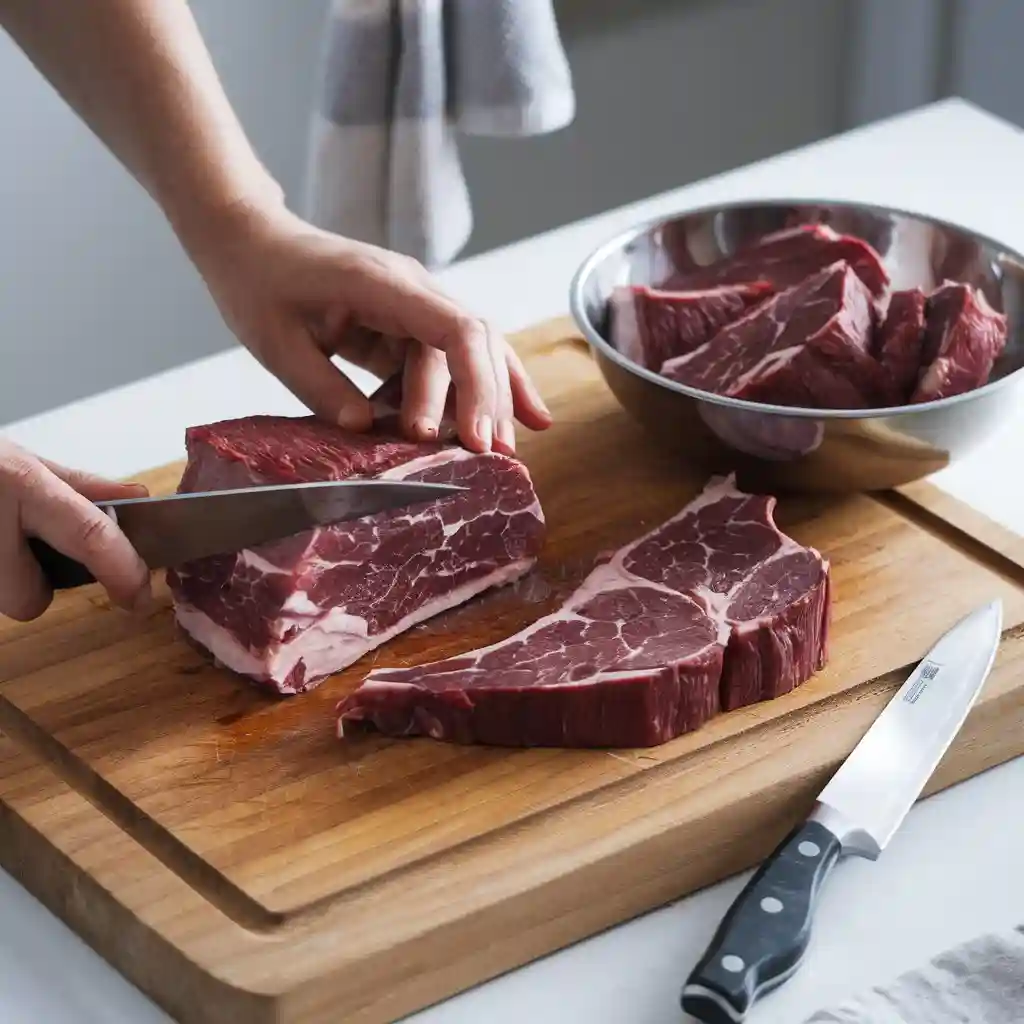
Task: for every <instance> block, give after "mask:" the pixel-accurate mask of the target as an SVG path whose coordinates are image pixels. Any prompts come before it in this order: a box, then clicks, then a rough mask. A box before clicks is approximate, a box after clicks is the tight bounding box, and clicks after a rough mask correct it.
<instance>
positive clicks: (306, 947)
mask: <svg viewBox="0 0 1024 1024" xmlns="http://www.w3.org/2000/svg"><path fill="white" fill-rule="evenodd" d="M538 330H540V331H543V332H545V333H547V332H550V336H551V337H552V338H555V337H563V338H564V337H565V336H566V335H568V334H571V333H574V329H573V328H572V326H571V323H570V322H568V321H567V320H565V319H563V318H559V319H558V320H556V321H554V322H552V323H551V324H546V325H542V326H541V327H540V328H539V329H534V330H532V331H531V334H534V335H536V334H537V332H538ZM174 471H175V469H174V467H167V469H166V473H167V478H168V479H171V476H172V474H173V472H174ZM875 500H877V501H879V502H881V503H882V504H883V505H885V506H887V507H888V508H890V509H892V510H893V511H895V512H896V513H897V514H899V515H901V516H904V517H905V518H908V519H910V520H912V521H913V522H914V523H915V524H917V525H918V526H920V527H922V528H924V529H925V530H927V531H929V532H930V533H932V534H934V535H935V536H937V537H939V538H941V539H942V540H943V541H944V542H946V543H948V544H950V545H952V546H955V547H956V548H958V549H959V550H961V551H962V552H964V553H965V554H967V555H969V556H970V557H971V558H972V559H974V560H975V561H977V562H980V563H983V564H984V565H985V566H986V567H987V568H989V569H993V570H995V571H996V572H998V573H999V574H1000V575H1002V576H1003V577H1005V578H1007V579H1009V580H1011V581H1013V582H1014V583H1015V585H1017V586H1019V587H1022V586H1024V538H1020V537H1018V536H1016V535H1015V534H1013V533H1011V532H1010V531H1008V530H1005V529H1004V528H1002V527H1000V526H999V525H997V524H996V523H994V522H992V521H990V520H989V519H987V518H986V517H985V516H983V515H981V514H979V513H977V512H975V511H974V510H973V509H970V508H968V507H967V506H965V505H963V504H961V503H960V502H958V501H957V500H956V499H954V498H951V497H949V496H948V495H946V494H944V493H943V492H941V491H939V490H938V489H937V488H935V487H933V486H932V485H929V484H927V483H918V484H913V485H910V486H907V487H904V488H900V489H899V490H897V491H893V492H888V493H886V494H883V495H878V496H877V497H876V499H875ZM902 678H903V673H900V672H894V673H890V674H888V675H885V676H882V677H879V678H876V679H872V680H870V681H868V682H865V683H863V684H862V685H860V686H858V687H855V688H853V689H851V690H848V691H846V692H845V693H843V694H841V695H839V696H837V697H834V698H830V699H826V700H822V701H819V702H816V703H814V704H811V705H809V706H804V707H796V706H794V707H793V709H791V710H790V711H789V713H783V714H781V715H778V716H776V717H774V718H772V719H770V720H767V721H765V722H764V723H763V724H762V725H759V726H756V727H754V728H753V729H750V730H747V731H745V732H743V733H741V734H739V735H734V736H730V737H726V738H723V739H722V740H721V741H720V742H718V743H715V744H713V745H712V746H710V747H706V748H704V749H703V750H702V751H701V752H700V757H701V759H702V763H704V764H708V763H709V762H710V763H711V764H712V765H713V766H714V767H715V772H714V776H715V777H714V786H713V789H714V800H712V799H710V797H711V788H712V787H709V786H708V785H707V782H706V775H705V776H704V778H703V780H702V779H700V778H698V777H697V774H698V773H690V774H688V769H689V768H690V767H691V766H690V763H689V759H688V758H686V757H684V758H681V759H679V760H675V761H672V762H669V763H663V764H659V765H657V766H654V767H652V768H650V769H649V770H647V771H644V772H641V773H639V774H638V775H637V776H635V777H633V778H631V779H630V780H628V781H627V782H625V783H622V785H627V786H629V787H631V788H630V799H629V801H627V802H626V806H625V807H623V803H622V801H618V802H617V803H616V804H615V806H614V808H612V807H611V804H610V803H608V802H606V800H605V798H604V794H603V793H602V792H601V791H598V792H596V793H593V794H591V795H589V796H587V797H585V798H581V799H577V800H574V801H571V802H569V803H567V804H565V805H563V806H561V807H559V808H557V809H555V810H554V811H552V812H549V813H546V814H545V815H544V816H543V818H542V820H537V821H526V822H525V823H524V824H523V825H522V826H521V827H519V828H517V829H514V830H511V831H510V832H509V833H508V834H507V835H503V836H502V838H501V840H500V842H497V843H490V844H479V845H473V846H472V847H471V848H470V849H468V850H465V851H459V852H458V853H457V854H456V855H455V857H454V858H453V860H455V861H459V862H460V870H461V871H462V872H463V874H462V875H461V876H460V877H461V878H462V880H463V884H462V885H461V887H459V888H458V890H457V891H454V892H453V891H451V890H449V889H445V888H444V887H443V886H441V885H440V884H435V883H437V882H438V879H437V878H436V876H435V875H434V871H435V868H433V867H432V866H431V865H429V864H427V865H425V866H423V867H422V868H417V869H416V870H413V871H409V872H403V873H397V874H396V875H395V876H394V877H392V878H385V879H383V880H382V882H381V884H380V885H377V886H375V887H374V888H373V890H372V891H371V892H368V893H366V894H361V895H355V896H353V897H352V898H351V899H343V900H340V901H338V902H335V903H332V904H331V905H330V906H328V907H326V908H325V909H324V910H323V912H322V913H319V914H306V915H303V916H302V917H301V918H299V919H297V920H295V921H288V920H286V921H284V922H283V923H281V924H279V925H277V926H275V927H271V928H265V929H261V930H249V929H247V928H245V927H242V926H241V925H240V924H238V923H237V922H236V921H234V920H232V919H230V918H229V917H227V916H225V915H224V914H223V913H221V912H220V911H219V910H218V909H217V908H216V907H214V906H213V905H211V904H210V903H209V902H207V901H206V900H205V899H204V898H203V897H202V896H201V895H200V894H199V893H197V892H196V891H195V890H194V889H192V888H191V887H190V886H189V885H188V884H187V883H186V881H185V880H184V879H183V878H182V877H181V876H180V875H179V874H177V873H175V872H174V871H172V870H171V869H170V868H168V867H167V866H166V865H164V864H163V863H162V862H161V861H160V860H159V859H157V857H155V856H154V855H153V854H152V853H151V852H150V851H149V850H147V849H146V848H145V846H143V845H141V844H140V843H138V842H136V841H135V840H134V839H133V838H132V837H131V836H129V835H128V834H127V833H126V832H125V831H124V830H122V829H121V828H120V827H119V826H118V825H117V824H116V822H115V821H114V820H112V818H110V817H108V816H107V815H106V814H105V813H104V812H103V810H102V806H101V804H100V803H99V802H95V803H94V802H93V800H94V799H95V795H94V794H90V793H89V792H88V790H87V788H85V787H82V786H81V783H80V780H79V781H75V780H73V778H72V776H71V775H70V774H69V775H68V776H67V778H63V777H61V772H62V766H61V765H60V764H59V763H53V762H50V761H44V760H43V759H42V758H40V757H39V756H37V754H36V753H35V752H34V751H33V749H32V742H31V737H28V736H26V735H23V734H19V731H18V724H17V721H16V720H13V719H12V720H8V718H9V717H10V716H7V715H0V727H2V728H4V729H5V730H6V731H7V735H5V736H3V737H2V738H0V765H2V770H0V864H2V866H3V867H4V868H6V869H7V870H8V871H9V872H11V874H12V875H14V877H15V878H17V879H18V880H19V881H20V882H21V883H22V884H23V885H24V886H25V887H26V888H27V889H28V890H29V891H30V892H32V893H33V894H34V895H35V896H36V897H37V898H39V899H40V900H41V902H43V903H44V904H45V905H46V906H47V907H49V909H50V910H52V911H53V912H54V913H55V914H56V915H57V916H59V917H60V918H61V919H62V920H64V921H65V922H66V923H67V924H68V925H69V926H70V927H71V928H73V929H74V930H75V931H76V932H77V933H78V934H79V935H80V936H81V937H82V938H83V939H84V940H85V941H86V942H88V943H89V944H90V945H91V946H93V948H94V949H96V950H97V951H98V952H99V953H100V954H101V955H102V956H104V957H105V958H106V959H107V960H108V961H109V962H110V963H111V964H112V965H113V966H115V967H116V968H117V969H118V970H120V971H121V972H122V973H123V974H124V975H125V976H126V977H128V978H129V979H130V980H131V981H132V982H133V983H135V984H136V985H138V986H139V988H141V989H142V990H143V991H144V992H146V993H147V994H148V995H150V996H151V997H152V998H153V999H154V1000H155V1001H156V1002H157V1003H159V1004H160V1005H161V1006H163V1007H164V1008H165V1009H166V1010H167V1012H168V1013H170V1014H171V1015H173V1016H174V1017H176V1018H177V1019H179V1020H181V1021H185V1022H189V1024H214V1022H216V1024H223V1022H225V1021H236V1020H237V1021H240V1022H241V1021H244V1022H245V1024H264V1022H266V1024H272V1022H274V1024H319V1022H321V1021H323V1022H326V1021H332V1022H333V1021H337V1020H339V1019H344V1020H345V1022H346V1024H385V1022H392V1021H395V1020H396V1019H398V1018H400V1017H402V1016H403V1015H405V1014H408V1013H411V1012H414V1011H416V1010H419V1009H421V1008H423V1007H425V1006H427V1005H429V1004H431V1003H434V1002H437V1001H439V1000H441V999H444V998H447V997H449V996H451V995H453V994H455V993H457V992H459V991H462V990H464V989H466V988H469V987H471V986H473V985H476V984H479V983H480V982H482V981H485V980H488V979H490V978H493V977H495V976H497V975H499V974H501V973H504V972H505V971H508V970H510V969H513V968H515V967H518V966H521V965H523V964H525V963H528V962H529V961H531V960H534V959H536V958H538V957H540V956H543V955H545V954H547V953H550V952H553V951H555V950H557V949H560V948H562V947H564V946H566V945H568V944H570V943H572V942H574V941H577V940H579V939H582V938H585V937H587V936H590V935H593V934H594V933H596V932H599V931H601V930H603V929H605V928H608V927H611V926H613V925H616V924H619V923H621V922H623V921H625V920H627V919H629V918H632V917H635V916H637V915H639V914H641V913H644V912H646V911H648V910H651V909H654V908H656V907H658V906H661V905H663V904H665V903H667V902H669V901H671V900H674V899H678V898H680V897H681V896H684V895H687V894H689V893H692V892H694V891H696V890H698V889H700V888H703V887H705V886H708V885H711V884H713V883H715V882H718V881H720V880H722V879H723V878H726V877H728V876H730V875H732V874H735V873H737V872H739V871H742V870H745V869H747V868H750V867H752V866H753V865H754V864H756V863H757V862H758V861H760V860H761V859H763V857H764V856H765V855H766V854H767V853H768V852H769V851H770V850H771V848H772V847H773V846H774V845H775V843H776V842H777V841H778V839H779V838H780V837H781V835H782V834H783V833H784V832H785V831H786V830H787V829H788V828H790V827H791V826H792V825H793V824H794V823H795V822H796V821H797V820H799V818H800V817H801V816H802V815H803V814H805V813H806V811H807V809H808V808H809V807H810V805H811V803H812V802H813V799H814V797H815V795H816V793H817V792H818V791H819V790H820V788H821V786H822V785H823V784H824V782H825V780H826V779H827V777H828V776H829V775H830V774H831V772H833V771H834V770H835V768H836V767H837V766H838V764H839V763H840V762H841V761H842V760H843V759H844V758H845V757H846V756H847V754H848V753H849V752H850V750H852V749H853V747H854V746H855V745H856V743H857V741H858V740H859V739H860V737H861V736H862V735H863V733H864V732H865V730H866V729H867V728H868V726H869V725H870V724H871V722H872V721H873V720H874V718H875V717H876V716H877V714H878V713H879V711H880V710H881V709H882V707H883V706H884V705H885V703H886V702H887V701H888V699H889V697H890V696H891V694H892V693H893V692H894V690H895V689H896V687H897V686H898V685H899V683H900V682H901V681H902ZM780 700H783V701H784V700H785V698H780ZM825 718H827V719H828V720H829V723H830V730H829V731H828V733H827V735H826V732H825V730H822V729H816V728H815V727H814V724H815V720H824V719H825ZM837 723H840V725H839V726H838V727H837ZM797 729H799V730H800V743H799V756H796V754H795V745H794V744H785V743H783V744H777V743H773V742H772V740H773V738H776V737H778V735H779V733H780V731H781V732H782V733H783V734H788V733H795V731H796V730H797ZM1021 753H1024V627H1017V628H1015V629H1011V630H1008V631H1007V632H1006V633H1005V634H1004V640H1003V644H1002V646H1001V648H1000V651H999V654H998V656H997V659H996V664H995V667H994V669H993V672H992V675H991V677H990V679H989V681H988V683H987V684H986V687H985V689H984V690H983V692H982V695H981V697H980V698H979V700H978V702H977V704H976V705H975V707H974V709H973V710H972V712H971V714H970V715H969V716H968V718H967V721H966V723H965V725H964V727H963V729H962V731H961V733H960V734H959V736H958V738H957V740H956V741H955V742H954V744H953V745H952V746H951V748H950V750H949V751H948V752H947V754H946V756H945V758H944V759H943V761H942V763H941V764H940V766H939V768H938V770H937V771H936V773H935V775H934V776H933V777H932V779H931V781H930V783H929V785H928V787H927V788H926V790H925V795H930V794H931V793H934V792H937V791H939V790H942V789H945V788H947V787H948V786H951V785H953V784H955V783H957V782H959V781H962V780H964V779H966V778H969V777H971V776H973V775H976V774H978V773H979V772H982V771H984V770H986V769H988V768H991V767H994V766H996V765H998V764H1002V763H1004V762H1006V761H1008V760H1011V759H1012V758H1014V757H1016V756H1019V755H1020V754H1021ZM612 816H613V818H614V820H613V818H612ZM612 825H613V826H614V827H610V826H612ZM709 836H714V837H716V841H715V842H707V843H705V842H702V841H701V840H702V837H709ZM583 845H585V854H584V855H582V856H581V854H580V847H581V846H583ZM682 850H685V851H686V856H685V857H682V856H680V851H682ZM694 851H697V852H694ZM524 858H529V860H528V862H527V864H528V866H527V867H524ZM513 863H514V864H515V865H516V867H517V870H516V871H515V872H511V871H507V870H506V869H507V867H508V865H510V864H513ZM450 866H451V865H450V864H449V865H448V867H450ZM484 889H486V893H485V894H484ZM595 893H599V894H600V898H599V899H595V898H594V894H595ZM353 929H355V930H357V931H358V933H359V938H360V940H361V942H360V945H361V946H362V952H361V954H360V955H359V956H355V955H353V954H351V950H352V945H353V944H352V943H351V942H345V943H336V942H332V936H340V935H341V934H343V933H345V934H348V935H351V933H352V930H353ZM456 931H457V932H458V935H459V940H460V943H461V945H462V946H463V947H464V948H465V947H472V948H473V949H474V950H475V952H474V953H472V954H471V955H469V956H464V955H460V956H459V957H452V956H450V955H448V954H447V953H446V944H447V943H446V939H447V938H448V937H450V936H452V935H453V934H454V933H455V932H456ZM364 939H365V942H363V941H362V940H364ZM474 939H475V945H474ZM681 981H682V975H681V976H680V982H681ZM381 993H385V994H384V995H382V994H381Z"/></svg>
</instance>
